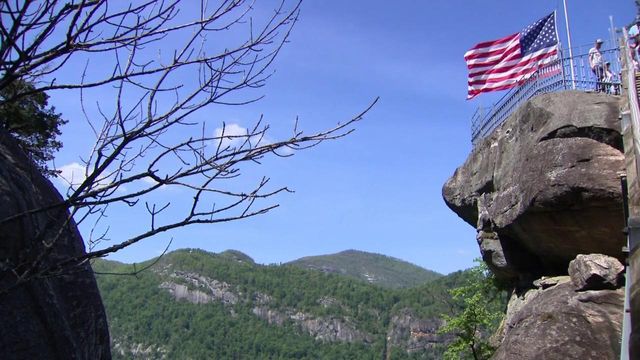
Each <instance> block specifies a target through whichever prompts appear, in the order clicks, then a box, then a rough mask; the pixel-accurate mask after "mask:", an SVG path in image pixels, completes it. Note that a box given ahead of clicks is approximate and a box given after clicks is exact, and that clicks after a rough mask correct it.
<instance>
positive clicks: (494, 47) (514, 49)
mask: <svg viewBox="0 0 640 360" xmlns="http://www.w3.org/2000/svg"><path fill="white" fill-rule="evenodd" d="M520 40H521V34H520V33H515V34H512V35H509V36H505V37H504V38H501V39H498V40H493V41H486V42H482V43H479V44H477V45H476V46H474V47H472V48H471V49H470V50H469V51H467V52H466V53H465V54H464V59H465V61H466V62H467V68H468V69H469V77H468V95H467V99H471V98H473V97H475V96H477V95H478V94H480V93H483V92H489V91H498V90H506V89H510V88H512V87H515V86H517V85H518V84H519V83H520V82H522V81H523V80H524V79H526V78H527V77H528V76H529V75H531V74H532V73H534V72H535V71H536V70H537V69H538V68H539V67H540V66H541V65H544V64H547V63H549V62H551V61H553V60H555V59H557V55H558V46H557V44H556V45H555V46H551V47H548V48H543V49H540V50H538V51H535V52H533V53H530V54H526V55H523V54H522V52H521V44H520Z"/></svg>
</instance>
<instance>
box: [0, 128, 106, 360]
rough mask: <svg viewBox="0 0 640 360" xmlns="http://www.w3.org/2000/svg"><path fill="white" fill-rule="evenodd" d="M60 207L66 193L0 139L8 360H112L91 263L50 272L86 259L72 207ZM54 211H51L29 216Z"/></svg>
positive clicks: (1, 324) (1, 285)
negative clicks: (73, 260) (78, 258)
mask: <svg viewBox="0 0 640 360" xmlns="http://www.w3.org/2000/svg"><path fill="white" fill-rule="evenodd" d="M61 202H62V198H61V196H60V194H58V192H57V191H56V190H55V188H54V187H53V186H52V184H51V183H50V182H49V181H48V180H47V179H45V178H44V177H43V176H42V175H41V174H40V173H39V172H38V170H37V169H36V168H35V166H34V165H33V164H32V163H31V161H30V160H29V159H28V158H27V157H26V156H25V154H24V153H23V152H22V151H21V150H20V149H19V148H18V147H17V146H16V144H15V142H14V141H13V139H11V138H10V137H9V136H8V135H7V134H5V133H3V132H0V204H2V206H0V236H1V238H2V241H1V242H0V319H2V321H0V349H1V350H0V354H1V355H0V357H2V358H3V359H108V358H110V357H111V356H110V349H109V333H108V328H107V320H106V316H105V313H104V308H103V306H102V300H101V299H100V294H99V292H98V288H97V286H96V282H95V278H94V276H93V271H92V270H91V266H90V265H89V264H88V263H87V262H85V263H82V264H80V265H76V266H73V267H72V268H65V269H61V270H60V271H56V272H55V273H53V274H52V273H51V271H46V269H48V268H50V267H51V266H54V265H55V264H58V263H60V262H61V261H62V260H66V259H69V258H72V257H75V256H79V255H81V254H84V252H85V249H84V244H83V241H82V238H81V237H80V234H79V233H78V230H77V229H76V226H75V224H74V223H73V220H71V221H69V222H68V223H67V222H66V221H67V219H68V218H69V213H68V212H67V211H66V208H65V207H59V206H58V207H56V206H53V205H56V204H60V203H61ZM47 207H51V208H50V209H48V210H46V211H37V212H31V213H30V211H32V210H36V209H43V208H47ZM64 224H66V225H64ZM40 273H42V274H46V275H45V276H40V275H39V274H40ZM20 276H23V278H24V279H27V280H26V281H22V280H21V278H20Z"/></svg>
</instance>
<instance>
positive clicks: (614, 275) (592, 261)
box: [569, 254, 624, 290]
mask: <svg viewBox="0 0 640 360" xmlns="http://www.w3.org/2000/svg"><path fill="white" fill-rule="evenodd" d="M623 271H624V266H622V264H621V263H620V261H618V259H615V258H612V257H611V256H606V255H602V254H589V255H583V254H580V255H578V256H577V257H576V258H575V259H574V260H571V262H570V263H569V276H571V281H572V282H573V285H574V286H575V287H576V289H577V290H601V289H617V288H618V287H619V286H620V285H621V284H620V282H621V281H620V280H621V276H622V272H623Z"/></svg>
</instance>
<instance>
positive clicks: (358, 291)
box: [93, 249, 464, 360]
mask: <svg viewBox="0 0 640 360" xmlns="http://www.w3.org/2000/svg"><path fill="white" fill-rule="evenodd" d="M360 255H362V254H360ZM363 256H364V255H363ZM145 267H149V269H148V270H146V271H143V272H141V273H139V274H137V275H136V276H114V275H104V274H105V273H128V272H132V271H133V270H134V269H142V268H145ZM93 268H94V270H95V271H96V273H97V276H96V277H97V280H98V285H99V287H100V291H101V294H102V297H103V301H104V304H105V308H106V311H107V316H108V319H109V327H110V332H111V335H112V351H113V356H114V359H132V358H136V359H137V358H145V359H156V358H157V359H161V358H165V359H214V358H215V359H237V358H242V359H268V358H272V359H374V358H376V359H378V358H383V359H398V360H401V359H439V358H441V356H442V349H443V345H444V344H445V343H446V342H447V341H448V339H449V338H448V337H447V336H444V335H440V334H438V333H437V329H438V328H439V327H440V326H441V324H442V321H441V320H440V315H441V314H443V313H448V312H449V311H450V310H451V308H450V306H449V303H450V302H451V299H450V296H449V294H448V292H447V289H449V288H450V287H451V286H453V285H454V284H459V283H460V281H461V280H462V279H464V276H463V275H464V273H458V274H454V276H453V277H450V276H446V277H441V278H439V279H436V280H433V281H431V282H430V283H428V284H425V285H422V286H419V287H413V288H410V289H397V290H394V289H387V288H383V287H380V286H374V285H371V284H368V283H365V282H363V281H361V280H355V279H352V278H350V277H346V276H341V275H337V274H333V273H323V272H319V271H314V270H308V269H304V268H300V267H299V266H293V265H281V266H277V265H268V266H264V265H259V264H255V263H254V262H253V261H250V258H248V256H246V255H244V254H242V253H240V252H235V251H227V252H225V253H221V254H213V253H209V252H205V251H202V250H193V249H192V250H179V251H174V252H171V253H168V254H165V255H164V256H163V257H162V258H160V259H154V260H150V261H147V262H144V263H141V264H136V266H135V267H134V266H133V265H127V264H122V263H118V262H114V261H107V260H101V259H98V260H97V261H95V262H94V263H93Z"/></svg>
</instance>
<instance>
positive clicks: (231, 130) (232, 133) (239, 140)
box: [215, 123, 293, 155]
mask: <svg viewBox="0 0 640 360" xmlns="http://www.w3.org/2000/svg"><path fill="white" fill-rule="evenodd" d="M247 136H249V130H248V129H247V128H244V127H242V126H240V125H238V124H236V123H230V124H227V125H225V127H224V134H223V128H222V127H219V128H216V130H215V137H216V139H218V141H219V142H220V149H221V150H223V149H225V148H227V147H228V148H230V149H232V148H238V147H240V146H242V144H243V143H244V142H245V141H246V139H247ZM249 142H250V143H251V146H252V147H256V146H266V145H269V144H272V143H273V141H272V140H271V139H270V138H269V137H267V136H266V135H264V134H257V135H253V136H251V137H250V139H249ZM215 145H216V146H217V145H218V143H215ZM277 152H278V153H279V154H281V155H290V154H293V149H290V148H288V147H283V148H280V149H279V150H277Z"/></svg>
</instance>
